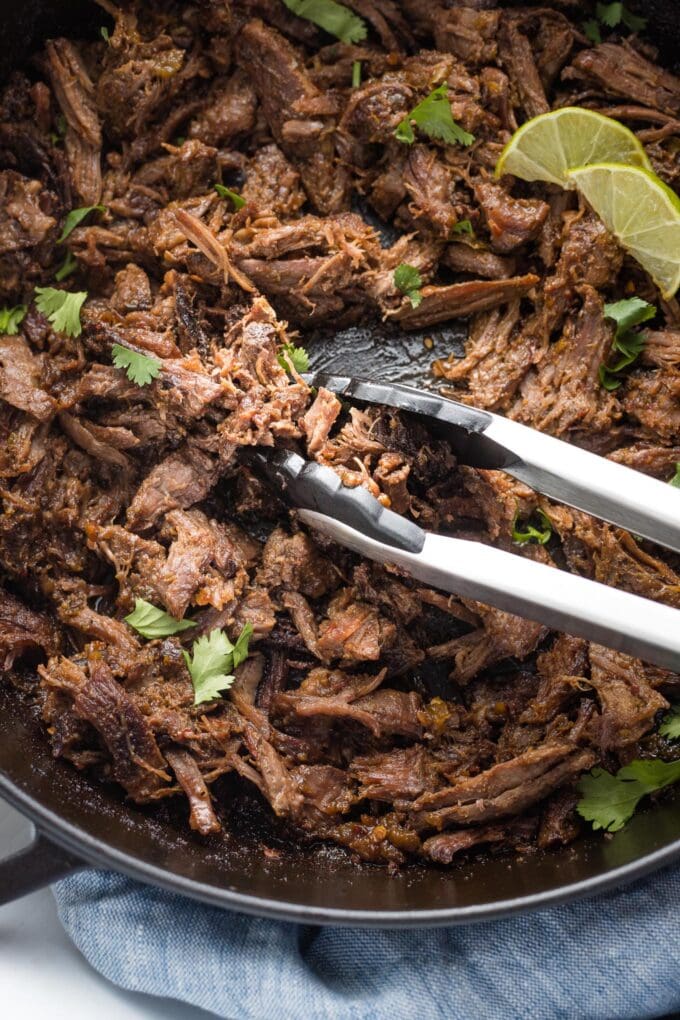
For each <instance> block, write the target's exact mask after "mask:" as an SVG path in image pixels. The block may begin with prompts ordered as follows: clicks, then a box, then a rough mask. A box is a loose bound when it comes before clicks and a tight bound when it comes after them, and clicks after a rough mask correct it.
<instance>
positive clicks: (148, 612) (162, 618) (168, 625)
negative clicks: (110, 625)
mask: <svg viewBox="0 0 680 1020" xmlns="http://www.w3.org/2000/svg"><path fill="white" fill-rule="evenodd" d="M125 622H126V623H129V624H130V626H131V627H134V629H135V630H136V631H137V633H138V634H141V635H142V637H145V638H150V639H153V638H161V637H169V636H170V635H171V634H179V633H180V631H183V630H188V629H189V628H190V627H195V626H196V624H195V623H194V621H193V620H177V619H176V618H175V617H174V616H170V613H166V612H165V611H164V610H163V609H157V608H156V606H153V605H152V604H151V603H150V602H147V601H146V599H135V608H134V610H133V611H132V612H131V613H130V615H129V616H126V617H125Z"/></svg>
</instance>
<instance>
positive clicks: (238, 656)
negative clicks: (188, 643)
mask: <svg viewBox="0 0 680 1020" xmlns="http://www.w3.org/2000/svg"><path fill="white" fill-rule="evenodd" d="M252 632H253V628H252V626H251V625H250V624H248V623H247V624H246V625H245V626H244V628H243V630H242V631H241V633H240V634H239V636H238V639H237V641H236V644H235V645H233V644H232V643H231V641H230V640H229V638H228V637H227V635H226V634H225V633H224V631H223V630H213V631H211V632H210V634H208V635H207V636H205V635H204V636H203V637H200V638H198V640H197V641H194V643H193V646H192V649H191V656H189V655H188V653H187V652H183V653H182V654H183V655H184V661H185V662H186V664H187V669H188V670H189V674H190V676H191V682H192V683H193V685H194V705H201V704H202V703H203V702H204V701H212V700H213V699H214V698H216V697H217V696H218V694H219V693H220V691H225V690H228V689H229V688H230V687H231V685H232V684H233V682H234V679H235V678H234V676H233V674H232V673H231V670H232V669H235V668H236V666H238V665H239V664H240V663H241V662H243V661H244V659H245V658H246V657H247V655H248V642H249V640H250V636H251V634H252Z"/></svg>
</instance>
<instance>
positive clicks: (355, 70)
mask: <svg viewBox="0 0 680 1020" xmlns="http://www.w3.org/2000/svg"><path fill="white" fill-rule="evenodd" d="M360 85H361V61H360V60H355V61H354V63H353V64H352V88H353V89H358V88H359V86H360Z"/></svg>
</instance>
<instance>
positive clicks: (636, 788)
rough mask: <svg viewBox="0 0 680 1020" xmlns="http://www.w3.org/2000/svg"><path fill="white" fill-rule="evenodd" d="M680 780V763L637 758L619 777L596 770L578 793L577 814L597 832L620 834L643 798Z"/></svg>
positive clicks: (618, 773)
mask: <svg viewBox="0 0 680 1020" xmlns="http://www.w3.org/2000/svg"><path fill="white" fill-rule="evenodd" d="M678 780H680V761H671V762H665V761H661V760H660V759H650V760H643V759H640V758H638V759H637V760H636V761H632V762H631V763H630V765H624V767H623V768H621V769H619V771H618V772H617V773H616V775H612V774H611V772H605V770H604V769H600V768H596V769H593V770H592V772H590V773H589V774H588V775H585V776H582V777H581V780H580V781H579V782H578V784H577V786H576V789H577V790H578V792H579V793H580V794H581V800H580V801H579V803H578V804H577V805H576V810H577V811H578V813H579V814H580V815H581V817H582V818H585V820H586V821H587V822H590V823H591V825H592V826H593V828H594V829H604V830H605V832H617V831H618V830H619V829H622V828H623V826H624V825H625V824H626V822H627V821H628V819H629V818H631V817H632V815H633V813H634V811H635V809H636V807H637V806H638V804H639V802H640V801H641V800H642V798H643V797H645V796H647V794H649V793H654V792H655V791H657V790H662V789H663V788H664V787H665V786H670V784H671V783H677V782H678Z"/></svg>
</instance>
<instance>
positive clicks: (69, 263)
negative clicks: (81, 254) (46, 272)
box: [54, 251, 78, 283]
mask: <svg viewBox="0 0 680 1020" xmlns="http://www.w3.org/2000/svg"><path fill="white" fill-rule="evenodd" d="M77 268H78V259H77V258H75V256H74V254H73V252H72V251H67V252H66V258H65V259H64V261H63V262H62V264H61V265H60V266H59V268H58V269H57V271H56V273H55V274H54V279H55V280H58V281H59V283H61V281H62V280H65V279H66V277H67V276H70V275H71V273H73V272H75V270H76V269H77Z"/></svg>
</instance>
